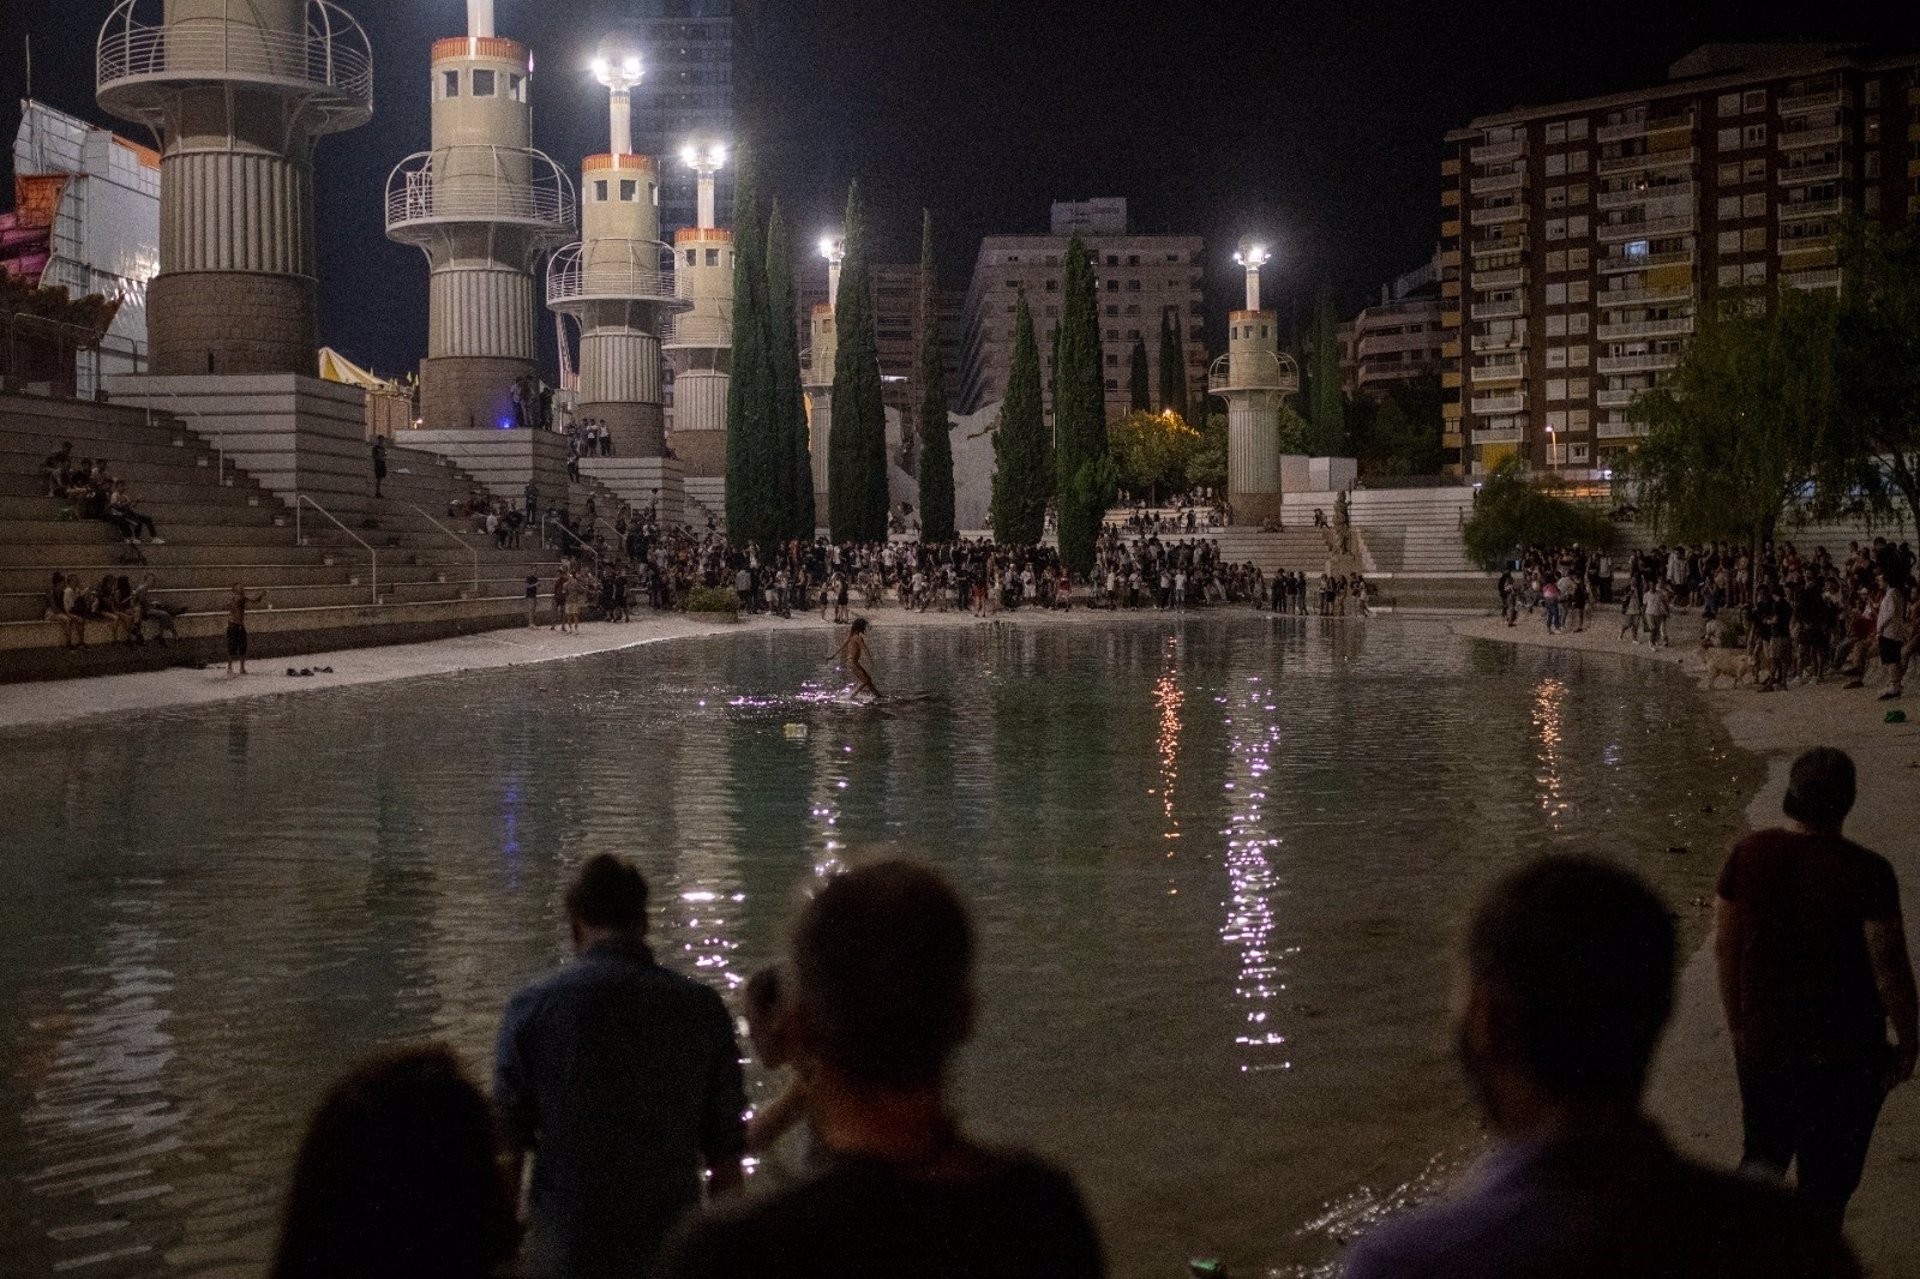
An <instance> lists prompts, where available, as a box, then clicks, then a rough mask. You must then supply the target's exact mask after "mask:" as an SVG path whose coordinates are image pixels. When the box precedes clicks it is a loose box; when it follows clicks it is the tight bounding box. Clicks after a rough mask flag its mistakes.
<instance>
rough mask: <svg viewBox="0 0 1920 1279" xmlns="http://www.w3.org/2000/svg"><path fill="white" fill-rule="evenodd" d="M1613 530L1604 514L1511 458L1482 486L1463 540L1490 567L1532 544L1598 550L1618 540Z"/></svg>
mask: <svg viewBox="0 0 1920 1279" xmlns="http://www.w3.org/2000/svg"><path fill="white" fill-rule="evenodd" d="M1613 532H1614V530H1613V524H1612V522H1611V521H1609V520H1608V519H1607V517H1606V515H1605V514H1603V513H1602V512H1600V511H1597V510H1595V509H1594V508H1593V507H1591V506H1588V505H1584V504H1582V503H1579V502H1573V501H1570V500H1568V499H1567V498H1565V497H1562V496H1560V495H1559V494H1557V493H1554V492H1553V491H1552V490H1551V489H1549V488H1547V487H1545V486H1543V485H1541V484H1537V483H1534V482H1532V481H1530V480H1528V479H1527V478H1526V477H1524V476H1523V475H1521V473H1520V467H1519V463H1518V462H1517V461H1515V460H1514V459H1511V458H1509V459H1508V460H1507V461H1505V462H1502V463H1501V464H1500V465H1499V466H1497V467H1496V468H1494V471H1493V473H1492V474H1491V475H1489V476H1488V477H1487V480H1486V483H1485V484H1483V485H1482V486H1481V488H1480V493H1479V496H1478V497H1476V498H1475V499H1474V504H1473V514H1472V515H1471V516H1469V517H1468V519H1467V522H1466V525H1465V527H1464V528H1463V529H1462V530H1461V540H1462V541H1463V542H1464V543H1465V544H1466V550H1467V555H1468V557H1469V558H1470V559H1472V560H1473V562H1474V563H1476V564H1478V565H1479V566H1480V567H1481V568H1484V569H1486V570H1488V571H1489V572H1491V571H1493V570H1494V569H1497V568H1499V567H1500V566H1501V565H1502V564H1505V563H1507V562H1508V561H1510V560H1512V559H1514V558H1516V557H1517V555H1518V554H1519V553H1520V552H1521V551H1524V550H1525V549H1526V548H1527V547H1529V546H1547V547H1561V546H1585V547H1591V548H1596V549H1598V548H1604V547H1606V546H1607V545H1608V544H1609V543H1610V542H1611V541H1612V540H1613Z"/></svg>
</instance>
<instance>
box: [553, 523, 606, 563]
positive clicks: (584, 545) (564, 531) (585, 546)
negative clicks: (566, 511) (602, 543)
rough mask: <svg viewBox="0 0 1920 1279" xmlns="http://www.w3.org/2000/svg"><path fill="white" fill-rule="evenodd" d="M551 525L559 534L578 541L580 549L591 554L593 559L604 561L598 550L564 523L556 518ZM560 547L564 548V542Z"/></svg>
mask: <svg viewBox="0 0 1920 1279" xmlns="http://www.w3.org/2000/svg"><path fill="white" fill-rule="evenodd" d="M553 526H554V527H555V528H557V529H559V530H560V533H561V536H563V537H570V538H572V539H573V540H574V541H576V542H578V543H580V549H581V550H583V551H585V552H586V553H587V554H589V555H591V556H593V558H594V559H596V560H600V561H601V562H602V563H605V557H604V556H602V555H601V554H600V552H599V551H596V550H595V549H593V546H592V544H591V543H589V542H587V541H585V540H583V539H582V538H581V536H580V535H579V534H578V533H576V532H574V531H573V530H572V529H570V528H568V527H567V526H566V525H564V524H562V523H560V522H559V521H558V520H556V521H554V525H553ZM561 549H562V550H565V549H566V544H565V543H562V544H561Z"/></svg>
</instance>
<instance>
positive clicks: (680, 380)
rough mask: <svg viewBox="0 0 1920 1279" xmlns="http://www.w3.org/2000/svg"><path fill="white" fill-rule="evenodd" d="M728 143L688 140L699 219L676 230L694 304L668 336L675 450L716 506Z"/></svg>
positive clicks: (727, 371) (701, 493)
mask: <svg viewBox="0 0 1920 1279" xmlns="http://www.w3.org/2000/svg"><path fill="white" fill-rule="evenodd" d="M725 160H726V147H725V146H723V145H722V144H720V143H718V142H701V141H694V140H689V141H688V142H687V143H686V144H685V145H683V146H682V147H681V148H680V161H681V163H683V164H685V165H686V166H687V167H688V168H690V169H692V170H693V172H694V177H695V179H696V190H697V193H698V200H697V202H696V208H697V210H698V211H697V214H696V216H695V222H696V225H694V226H690V227H682V228H680V229H679V230H678V231H676V232H674V236H673V250H674V259H675V261H674V283H675V286H676V288H677V290H678V292H679V294H680V296H681V297H682V298H683V299H685V300H686V301H687V303H688V304H689V305H690V306H691V308H692V309H691V310H689V311H687V312H685V313H683V314H681V315H677V316H675V317H674V319H673V327H672V329H671V330H670V331H669V333H668V336H667V339H666V342H665V343H664V345H665V347H666V351H667V358H668V359H669V360H670V361H672V364H673V451H674V453H675V454H677V455H678V456H679V458H680V460H681V462H682V463H683V464H684V465H685V467H686V473H687V484H688V491H689V492H692V493H696V494H697V495H698V498H699V500H700V502H701V503H702V504H703V505H706V506H708V509H710V510H721V509H723V508H724V507H725V505H726V462H727V448H726V445H727V395H728V387H729V385H730V378H731V370H732V363H733V269H734V249H733V233H732V232H731V231H728V230H725V229H724V228H721V227H719V226H717V225H715V224H716V223H717V222H718V220H719V219H718V216H717V215H718V209H717V208H716V203H717V202H716V199H715V195H714V187H715V181H716V178H717V175H718V173H719V170H720V167H721V165H722V164H723V163H724V162H725Z"/></svg>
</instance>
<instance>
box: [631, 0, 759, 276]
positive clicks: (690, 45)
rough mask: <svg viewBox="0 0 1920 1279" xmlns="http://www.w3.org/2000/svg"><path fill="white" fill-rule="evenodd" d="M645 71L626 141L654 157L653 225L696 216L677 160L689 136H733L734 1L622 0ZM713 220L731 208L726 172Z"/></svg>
mask: <svg viewBox="0 0 1920 1279" xmlns="http://www.w3.org/2000/svg"><path fill="white" fill-rule="evenodd" d="M626 13H627V15H628V19H629V21H630V22H631V23H632V25H633V27H634V28H635V34H636V35H637V36H638V38H639V40H640V42H641V48H642V49H643V50H644V51H645V53H644V57H645V61H646V68H647V76H646V79H645V80H643V81H641V83H640V87H639V88H638V89H637V90H635V92H634V99H633V107H634V114H633V146H634V150H635V151H637V152H639V153H640V154H641V155H650V156H654V157H656V158H657V159H658V160H659V161H660V229H661V230H662V231H663V232H665V233H666V237H667V239H669V240H671V239H672V238H673V232H674V231H676V230H678V229H679V228H681V227H684V226H692V225H693V224H694V222H695V221H696V218H695V216H694V215H695V208H696V196H697V192H696V190H695V185H696V184H695V178H694V173H693V170H692V169H691V168H689V167H688V166H687V165H685V164H682V163H681V162H680V149H681V148H682V147H684V146H686V145H687V143H689V142H732V141H733V138H734V131H733V45H734V15H733V0H627V4H626ZM719 202H720V224H721V225H722V226H725V225H726V224H727V220H728V218H727V210H729V209H731V208H732V207H733V173H732V170H731V169H730V168H723V169H721V170H720V174H719Z"/></svg>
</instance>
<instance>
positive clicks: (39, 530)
mask: <svg viewBox="0 0 1920 1279" xmlns="http://www.w3.org/2000/svg"><path fill="white" fill-rule="evenodd" d="M160 536H161V537H162V538H165V539H167V540H168V541H169V542H176V541H177V542H179V543H181V544H182V545H184V546H288V545H291V544H292V542H293V529H292V528H290V527H289V528H276V527H274V526H272V525H270V524H177V525H175V526H174V527H173V528H171V529H167V528H164V527H163V528H162V529H161V530H160ZM123 540H124V538H123V537H122V535H121V533H120V530H119V529H117V528H115V527H114V526H112V525H110V524H108V523H106V522H105V521H104V520H44V519H43V520H9V519H0V546H4V547H7V548H9V549H8V550H7V551H5V552H0V559H3V558H5V557H6V555H8V554H10V553H11V548H12V547H14V546H31V545H66V544H70V543H77V544H79V545H83V546H85V545H92V544H96V543H114V542H120V541H123ZM155 549H156V550H164V549H165V548H164V547H155Z"/></svg>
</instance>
